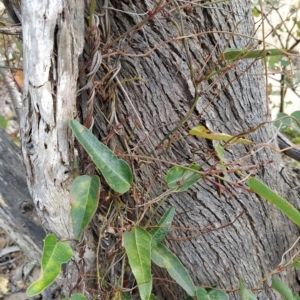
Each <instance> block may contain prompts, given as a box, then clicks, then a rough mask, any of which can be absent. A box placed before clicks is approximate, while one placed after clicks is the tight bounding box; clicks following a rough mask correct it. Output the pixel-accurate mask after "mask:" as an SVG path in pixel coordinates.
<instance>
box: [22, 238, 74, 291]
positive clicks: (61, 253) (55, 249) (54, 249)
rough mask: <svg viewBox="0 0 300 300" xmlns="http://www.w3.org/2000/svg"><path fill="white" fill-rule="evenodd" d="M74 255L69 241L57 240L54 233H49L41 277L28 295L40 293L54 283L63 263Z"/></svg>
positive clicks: (44, 250) (31, 286) (45, 245)
mask: <svg viewBox="0 0 300 300" xmlns="http://www.w3.org/2000/svg"><path fill="white" fill-rule="evenodd" d="M72 255H73V251H72V248H71V247H70V245H69V244H68V243H66V242H57V239H56V236H55V235H54V234H53V233H51V234H48V235H47V236H46V238H45V241H44V249H43V255H42V269H41V276H40V279H39V280H37V281H35V282H34V283H32V284H31V285H30V286H29V288H28V289H27V295H28V296H29V297H33V296H35V295H38V294H39V293H41V292H42V291H43V290H44V289H45V288H47V287H48V286H49V285H50V284H52V283H53V282H54V280H55V279H56V277H57V276H58V275H59V273H60V270H61V265H62V264H63V263H66V262H68V261H69V260H70V259H71V257H72Z"/></svg>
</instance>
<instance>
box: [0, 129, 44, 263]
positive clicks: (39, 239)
mask: <svg viewBox="0 0 300 300" xmlns="http://www.w3.org/2000/svg"><path fill="white" fill-rule="evenodd" d="M0 227H1V228H3V229H4V230H5V231H6V232H7V233H8V234H9V235H10V236H11V238H13V239H14V240H15V242H16V243H17V244H18V245H19V246H20V248H21V250H22V251H23V252H24V253H25V254H26V256H27V257H29V258H30V259H32V260H33V261H35V262H36V263H37V264H39V263H40V259H41V253H42V251H41V249H42V246H43V238H44V237H45V231H44V229H43V227H42V225H41V222H40V220H39V219H38V217H37V215H36V212H35V207H34V203H33V201H32V198H31V196H30V194H29V191H28V188H27V182H26V177H25V171H24V168H23V165H22V162H21V157H20V151H19V149H18V148H17V147H16V145H14V143H13V142H12V141H11V139H10V138H9V137H8V136H7V134H6V133H5V131H4V130H2V129H1V128H0Z"/></svg>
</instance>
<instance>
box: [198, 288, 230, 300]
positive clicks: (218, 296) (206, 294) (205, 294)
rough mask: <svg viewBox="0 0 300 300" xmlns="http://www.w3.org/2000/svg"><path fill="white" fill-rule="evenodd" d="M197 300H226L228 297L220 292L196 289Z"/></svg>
mask: <svg viewBox="0 0 300 300" xmlns="http://www.w3.org/2000/svg"><path fill="white" fill-rule="evenodd" d="M196 299H197V300H228V299H229V298H228V295H227V294H226V293H225V292H224V291H221V290H210V291H206V290H205V289H202V288H200V289H197V291H196Z"/></svg>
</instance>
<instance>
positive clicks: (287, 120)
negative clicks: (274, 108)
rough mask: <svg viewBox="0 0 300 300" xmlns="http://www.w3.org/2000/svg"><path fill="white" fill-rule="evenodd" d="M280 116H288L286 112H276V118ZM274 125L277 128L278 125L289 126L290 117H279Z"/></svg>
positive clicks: (281, 126)
mask: <svg viewBox="0 0 300 300" xmlns="http://www.w3.org/2000/svg"><path fill="white" fill-rule="evenodd" d="M282 117H288V114H286V113H278V114H277V119H279V118H282ZM274 125H275V126H276V127H277V128H279V126H280V128H283V127H289V126H291V118H284V119H281V120H278V121H277V120H276V121H275V122H274Z"/></svg>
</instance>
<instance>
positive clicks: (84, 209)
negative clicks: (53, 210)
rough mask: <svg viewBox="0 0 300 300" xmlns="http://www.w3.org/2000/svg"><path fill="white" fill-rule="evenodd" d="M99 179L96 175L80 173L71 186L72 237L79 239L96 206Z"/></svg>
mask: <svg viewBox="0 0 300 300" xmlns="http://www.w3.org/2000/svg"><path fill="white" fill-rule="evenodd" d="M99 191H100V179H99V177H98V176H93V177H90V176H87V175H82V176H79V177H77V178H76V179H75V180H74V181H73V183H72V186H71V217H72V223H73V231H74V238H75V239H78V240H79V239H80V237H81V235H82V233H83V231H84V230H85V228H86V227H87V226H88V224H89V223H90V221H91V219H92V217H93V216H94V214H95V212H96V210H97V207H98V194H99Z"/></svg>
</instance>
